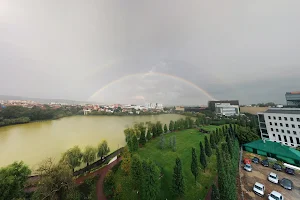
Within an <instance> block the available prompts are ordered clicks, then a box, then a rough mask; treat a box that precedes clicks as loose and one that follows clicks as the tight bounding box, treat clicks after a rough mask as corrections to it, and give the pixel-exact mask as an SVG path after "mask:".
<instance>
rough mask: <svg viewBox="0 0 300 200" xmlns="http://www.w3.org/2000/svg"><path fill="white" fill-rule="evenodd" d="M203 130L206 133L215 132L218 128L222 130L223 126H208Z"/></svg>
mask: <svg viewBox="0 0 300 200" xmlns="http://www.w3.org/2000/svg"><path fill="white" fill-rule="evenodd" d="M201 128H203V129H204V130H206V131H215V130H216V128H222V126H215V125H208V126H203V127H201Z"/></svg>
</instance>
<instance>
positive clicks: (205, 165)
mask: <svg viewBox="0 0 300 200" xmlns="http://www.w3.org/2000/svg"><path fill="white" fill-rule="evenodd" d="M200 163H201V165H202V167H203V169H204V172H205V168H206V167H207V162H206V157H205V152H204V148H203V145H202V142H200Z"/></svg>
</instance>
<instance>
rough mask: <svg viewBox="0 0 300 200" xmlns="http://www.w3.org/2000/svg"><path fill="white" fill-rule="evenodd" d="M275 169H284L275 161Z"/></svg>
mask: <svg viewBox="0 0 300 200" xmlns="http://www.w3.org/2000/svg"><path fill="white" fill-rule="evenodd" d="M273 169H275V170H276V171H281V170H282V166H281V165H279V164H278V163H275V164H274V165H273Z"/></svg>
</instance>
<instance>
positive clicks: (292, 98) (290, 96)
mask: <svg viewBox="0 0 300 200" xmlns="http://www.w3.org/2000/svg"><path fill="white" fill-rule="evenodd" d="M285 99H286V104H287V105H288V106H300V92H287V93H285Z"/></svg>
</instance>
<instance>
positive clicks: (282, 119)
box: [257, 108, 300, 147]
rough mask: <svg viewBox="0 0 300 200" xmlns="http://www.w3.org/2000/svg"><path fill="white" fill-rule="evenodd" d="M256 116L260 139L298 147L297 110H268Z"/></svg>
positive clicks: (299, 115)
mask: <svg viewBox="0 0 300 200" xmlns="http://www.w3.org/2000/svg"><path fill="white" fill-rule="evenodd" d="M257 115H258V120H259V128H260V133H261V138H262V139H270V140H271V141H273V142H279V143H282V144H285V145H288V146H293V147H297V146H300V109H299V108H269V109H268V110H267V111H265V112H262V113H258V114H257Z"/></svg>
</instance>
